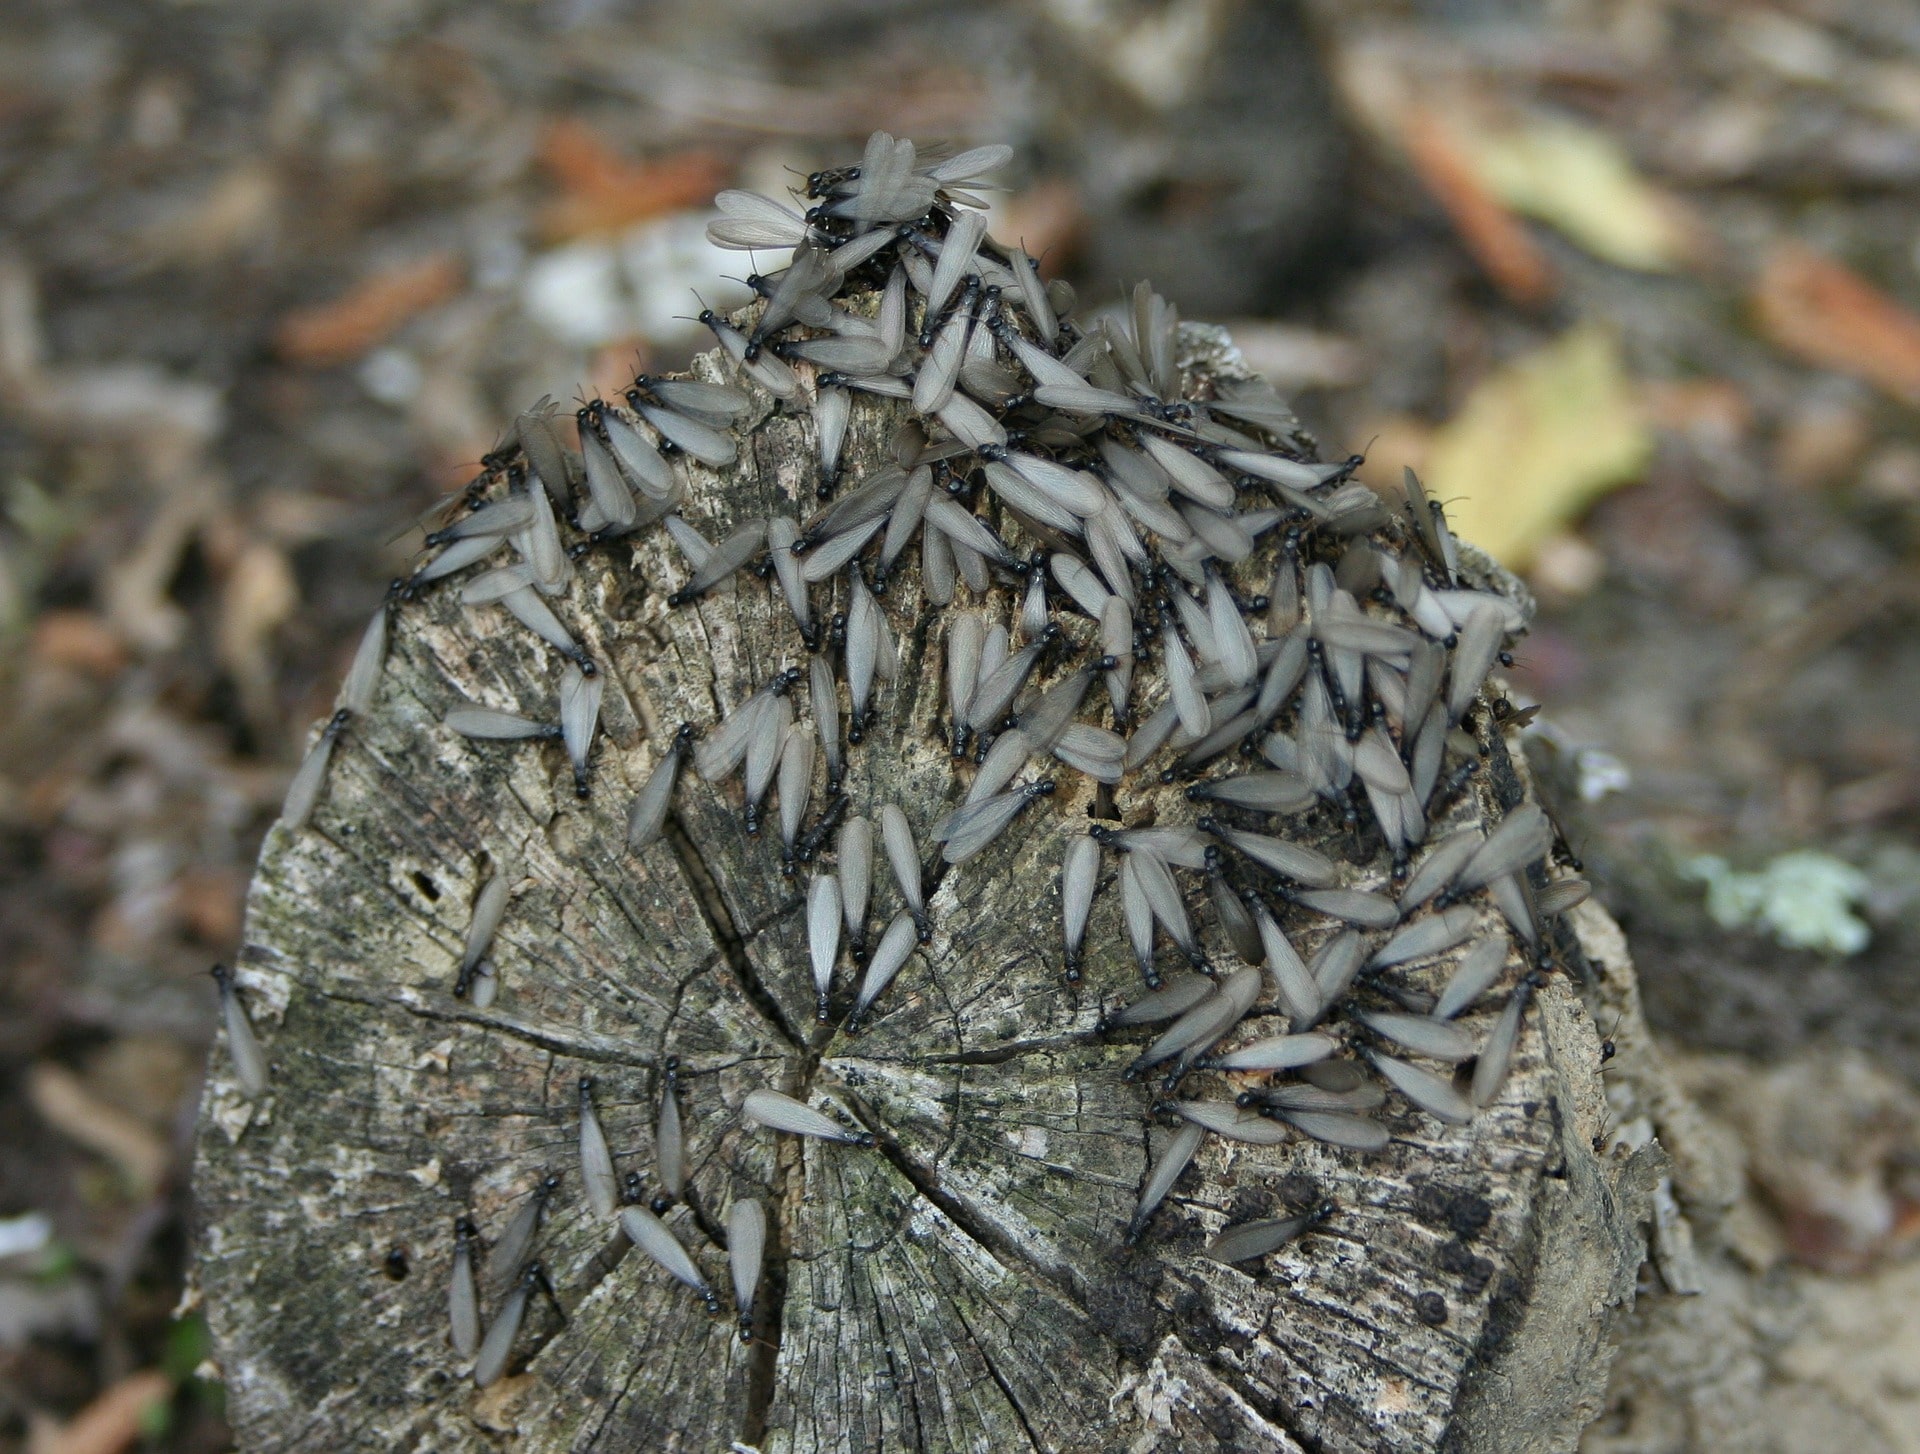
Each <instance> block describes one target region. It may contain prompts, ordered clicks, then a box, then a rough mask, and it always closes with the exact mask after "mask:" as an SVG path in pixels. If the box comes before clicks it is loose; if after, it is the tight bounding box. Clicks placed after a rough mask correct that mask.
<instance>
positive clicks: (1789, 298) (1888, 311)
mask: <svg viewBox="0 0 1920 1454" xmlns="http://www.w3.org/2000/svg"><path fill="white" fill-rule="evenodd" d="M1754 307H1755V310H1756V313H1757V315H1758V317H1759V322H1760V327H1761V330H1762V331H1763V332H1764V333H1765V334H1766V335H1767V337H1769V338H1771V339H1772V340H1773V341H1774V342H1775V343H1776V344H1778V345H1779V346H1780V347H1781V348H1784V349H1786V350H1787V352H1789V353H1791V354H1795V355H1797V356H1798V357H1800V358H1801V359H1804V360H1805V361H1806V362H1808V363H1812V364H1818V365H1819V366H1820V367H1822V368H1828V369H1833V370H1834V371H1835V372H1837V373H1843V374H1850V375H1852V376H1853V377H1854V378H1857V379H1865V380H1866V381H1867V382H1868V383H1870V384H1873V385H1875V386H1877V387H1879V388H1881V389H1884V390H1885V391H1886V392H1887V393H1889V394H1892V395H1893V396H1894V397H1895V398H1896V399H1901V400H1904V401H1905V402H1906V403H1909V404H1920V317H1916V316H1915V315H1914V314H1912V313H1910V312H1908V311H1907V310H1906V309H1905V308H1903V307H1901V306H1900V304H1899V303H1897V302H1895V301H1894V300H1893V299H1892V298H1890V297H1888V296H1887V295H1886V294H1885V293H1882V292H1881V291H1880V290H1879V289H1878V288H1876V287H1874V286H1873V285H1872V284H1871V283H1869V282H1868V281H1867V280H1866V279H1865V278H1863V277H1861V276H1860V275H1859V274H1858V273H1856V272H1854V271H1852V270H1851V269H1849V268H1845V267H1842V266H1841V265H1840V264H1839V263H1837V262H1835V261H1833V259H1831V258H1828V257H1823V256H1821V255H1820V254H1819V253H1817V252H1815V251H1814V250H1813V249H1812V248H1810V247H1803V246H1801V245H1800V244H1798V243H1784V244H1782V245H1781V246H1779V247H1777V248H1775V249H1774V250H1773V252H1772V254H1771V255H1770V256H1769V257H1768V258H1767V261H1766V265H1765V267H1763V268H1762V269H1761V272H1760V281H1759V284H1758V285H1757V287H1756V289H1755V292H1754Z"/></svg>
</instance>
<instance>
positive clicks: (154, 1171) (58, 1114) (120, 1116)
mask: <svg viewBox="0 0 1920 1454" xmlns="http://www.w3.org/2000/svg"><path fill="white" fill-rule="evenodd" d="M27 1093H28V1095H29V1096H30V1097H31V1099H32V1101H33V1108H34V1110H36V1111H38V1112H39V1113H40V1118H41V1119H42V1120H44V1121H45V1122H46V1123H47V1124H48V1125H49V1126H52V1127H53V1128H54V1129H55V1130H57V1131H59V1132H60V1133H61V1134H62V1135H64V1136H66V1137H67V1138H68V1139H69V1140H71V1141H73V1142H75V1143H77V1144H78V1145H81V1146H84V1147H86V1149H87V1150H89V1151H92V1152H95V1153H96V1154H98V1155H101V1156H104V1157H106V1158H107V1159H108V1160H109V1161H111V1162H113V1163H114V1164H115V1165H116V1166H118V1167H119V1168H120V1170H121V1171H123V1172H124V1173H126V1177H127V1180H129V1181H131V1182H132V1183H134V1185H135V1186H136V1187H138V1188H139V1190H140V1192H141V1194H142V1195H143V1196H144V1195H151V1193H152V1191H153V1189H154V1188H155V1187H157V1186H158V1185H159V1184H160V1182H161V1179H162V1178H163V1177H165V1175H166V1174H167V1164H168V1161H169V1159H170V1157H169V1153H168V1150H167V1145H166V1143H165V1142H164V1141H162V1140H161V1139H160V1138H159V1137H158V1136H156V1135H155V1134H154V1133H153V1131H152V1129H151V1128H149V1127H148V1126H146V1125H144V1124H143V1123H141V1122H140V1121H138V1120H136V1119H134V1117H132V1116H129V1115H128V1114H127V1113H126V1112H125V1111H123V1110H121V1109H119V1108H118V1107H117V1106H112V1105H109V1104H108V1103H107V1102H105V1101H103V1100H101V1099H100V1098H99V1097H98V1096H96V1095H95V1094H94V1093H93V1092H92V1091H91V1090H90V1089H89V1088H88V1087H87V1084H86V1082H85V1081H83V1080H81V1079H80V1077H79V1076H77V1075H75V1074H74V1073H73V1072H72V1071H70V1070H68V1069H66V1068H65V1067H64V1066H59V1065H55V1064H54V1063H53V1062H52V1061H50V1060H43V1061H41V1062H40V1063H39V1064H38V1065H36V1066H34V1067H33V1069H32V1070H30V1071H29V1072H28V1073H27Z"/></svg>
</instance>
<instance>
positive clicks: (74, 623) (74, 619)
mask: <svg viewBox="0 0 1920 1454" xmlns="http://www.w3.org/2000/svg"><path fill="white" fill-rule="evenodd" d="M32 649H33V655H34V657H35V658H36V659H37V660H40V661H43V662H47V663H49V664H51V665H54V666H64V667H71V668H74V669H75V670H78V671H83V672H86V673H87V674H88V675H89V676H97V677H110V676H112V675H113V674H114V673H115V672H117V671H119V670H120V668H121V667H123V666H125V665H126V662H127V648H126V645H125V643H123V642H122V641H121V640H120V638H119V637H118V636H116V635H115V634H114V631H113V628H112V627H111V626H109V625H107V623H106V622H105V621H103V620H101V619H100V618H99V617H98V616H96V615H94V614H93V613H92V612H91V611H47V612H44V613H43V614H42V615H41V616H40V618H39V620H37V621H35V622H34V623H33V648H32Z"/></svg>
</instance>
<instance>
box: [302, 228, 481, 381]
mask: <svg viewBox="0 0 1920 1454" xmlns="http://www.w3.org/2000/svg"><path fill="white" fill-rule="evenodd" d="M463 278H464V274H463V273H462V271H461V267H460V262H459V259H458V258H456V257H455V256H454V255H453V254H452V253H450V252H437V253H434V254H433V255H432V256H430V257H424V258H421V259H420V260H419V261H418V262H412V263H406V264H404V265H402V266H400V267H396V268H389V269H388V270H387V271H385V272H382V273H376V274H375V275H374V276H373V277H371V278H368V279H367V280H366V281H365V282H363V283H361V284H360V285H359V286H358V287H356V288H353V289H351V290H350V291H349V292H347V293H345V294H343V295H342V296H341V297H338V298H335V299H334V300H332V301H331V302H328V303H320V304H317V305H315V306H314V307H312V308H301V309H299V310H297V311H295V312H292V313H289V314H288V315H287V316H286V317H285V318H283V319H281V320H280V326H279V328H277V329H276V330H275V331H274V347H275V348H277V349H278V350H279V351H280V356H281V357H282V358H285V359H288V360H290V361H292V362H294V363H303V364H312V365H314V366H315V367H318V368H325V367H328V366H330V365H332V364H341V363H348V362H350V361H352V360H353V359H356V358H359V357H360V355H362V354H363V353H365V352H366V351H367V350H368V349H370V348H372V347H373V346H374V345H375V344H377V343H380V342H382V341H384V340H385V339H387V338H390V337H391V336H392V335H393V334H394V333H395V332H396V331H398V329H399V328H400V326H401V325H402V324H404V323H405V322H406V321H407V320H408V319H410V318H413V317H415V316H416V315H418V314H421V313H424V312H426V310H427V309H429V308H431V307H433V306H434V305H435V304H437V303H442V302H445V301H446V300H447V299H448V298H451V297H452V296H453V295H454V294H455V293H457V292H459V291H460V285H461V283H462V281H463Z"/></svg>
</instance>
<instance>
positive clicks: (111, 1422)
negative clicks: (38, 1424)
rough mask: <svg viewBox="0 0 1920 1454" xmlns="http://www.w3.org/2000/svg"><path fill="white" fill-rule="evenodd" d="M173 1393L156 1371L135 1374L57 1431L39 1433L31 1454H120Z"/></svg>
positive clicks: (165, 1377) (171, 1388)
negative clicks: (152, 1410)
mask: <svg viewBox="0 0 1920 1454" xmlns="http://www.w3.org/2000/svg"><path fill="white" fill-rule="evenodd" d="M172 1392H173V1384H172V1383H171V1382H170V1381H169V1380H168V1378H167V1376H166V1374H164V1373H162V1372H160V1370H159V1369H157V1368H149V1369H147V1370H146V1371H145V1372H143V1373H135V1374H132V1375H130V1376H129V1377H126V1378H123V1379H121V1380H120V1382H118V1383H116V1384H114V1385H113V1387H111V1388H109V1389H108V1390H107V1391H106V1392H104V1393H102V1394H101V1395H100V1396H99V1397H98V1398H96V1399H95V1400H94V1401H93V1402H92V1403H90V1404H88V1405H87V1406H86V1407H85V1408H84V1409H82V1410H80V1412H79V1413H77V1414H75V1415H74V1416H73V1417H72V1418H71V1419H69V1420H67V1422H66V1423H64V1424H62V1425H60V1426H59V1427H58V1428H55V1429H52V1430H49V1431H46V1432H41V1431H39V1430H36V1431H35V1434H34V1437H33V1441H32V1444H31V1448H30V1454H119V1451H120V1450H122V1449H125V1448H126V1447H127V1446H128V1445H130V1444H132V1443H133V1441H134V1440H135V1439H137V1438H139V1437H140V1432H141V1428H142V1424H143V1421H144V1419H145V1417H146V1413H147V1410H148V1409H150V1408H151V1407H153V1405H154V1404H156V1403H160V1402H162V1401H164V1400H165V1399H167V1398H168V1397H170V1396H171V1394H172Z"/></svg>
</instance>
